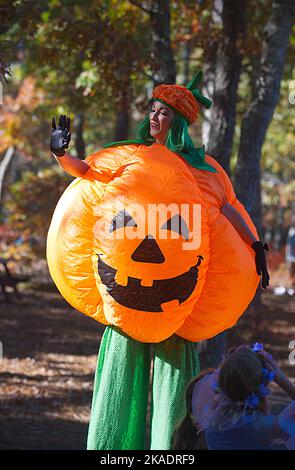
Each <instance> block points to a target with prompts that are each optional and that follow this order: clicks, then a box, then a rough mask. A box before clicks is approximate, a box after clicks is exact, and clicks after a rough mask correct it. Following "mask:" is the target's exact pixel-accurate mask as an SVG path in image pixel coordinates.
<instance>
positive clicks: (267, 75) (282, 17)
mask: <svg viewBox="0 0 295 470" xmlns="http://www.w3.org/2000/svg"><path fill="white" fill-rule="evenodd" d="M293 21H294V0H276V1H273V3H272V13H271V16H270V18H269V20H268V22H267V24H266V26H265V28H264V31H263V38H262V54H261V60H260V66H259V71H258V74H257V81H256V87H255V90H254V95H253V98H252V101H251V104H250V106H249V108H248V110H247V112H246V114H245V116H244V118H243V121H242V127H241V140H240V147H239V153H238V161H237V167H236V172H235V189H236V194H237V197H238V199H239V200H240V201H241V202H242V203H243V204H244V206H245V208H246V210H247V211H248V212H249V214H250V215H251V217H252V219H253V221H254V223H255V225H256V227H257V229H258V231H259V233H260V235H263V234H262V224H261V191H260V157H261V148H262V144H263V141H264V138H265V135H266V131H267V128H268V126H269V124H270V122H271V119H272V116H273V112H274V109H275V107H276V105H277V102H278V99H279V92H280V82H281V78H282V74H283V70H284V63H285V55H286V51H287V47H288V43H289V36H290V31H291V27H292V24H293Z"/></svg>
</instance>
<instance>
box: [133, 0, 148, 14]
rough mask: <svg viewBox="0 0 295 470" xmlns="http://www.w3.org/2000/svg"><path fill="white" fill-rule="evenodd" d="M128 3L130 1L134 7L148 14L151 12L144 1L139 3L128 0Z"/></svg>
mask: <svg viewBox="0 0 295 470" xmlns="http://www.w3.org/2000/svg"><path fill="white" fill-rule="evenodd" d="M129 2H130V3H132V5H135V6H136V7H138V8H140V9H141V10H142V11H145V12H146V13H148V14H149V15H150V14H151V12H152V9H151V8H147V7H146V4H145V2H144V4H142V3H140V2H137V1H135V0H129Z"/></svg>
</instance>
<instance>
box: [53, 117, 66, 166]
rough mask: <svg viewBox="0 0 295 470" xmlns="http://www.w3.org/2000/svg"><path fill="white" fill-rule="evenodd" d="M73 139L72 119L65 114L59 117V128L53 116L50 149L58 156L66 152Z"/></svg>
mask: <svg viewBox="0 0 295 470" xmlns="http://www.w3.org/2000/svg"><path fill="white" fill-rule="evenodd" d="M70 140H71V120H70V118H67V116H66V115H65V114H62V115H61V116H60V117H59V123H58V128H56V123H55V118H52V132H51V138H50V150H51V152H52V153H54V154H55V155H57V156H58V157H62V156H63V155H64V154H65V149H67V148H68V146H69V143H70Z"/></svg>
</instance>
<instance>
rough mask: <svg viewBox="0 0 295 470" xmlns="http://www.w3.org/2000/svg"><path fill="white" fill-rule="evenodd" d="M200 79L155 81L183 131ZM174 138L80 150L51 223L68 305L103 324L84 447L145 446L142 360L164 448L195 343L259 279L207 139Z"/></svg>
mask: <svg viewBox="0 0 295 470" xmlns="http://www.w3.org/2000/svg"><path fill="white" fill-rule="evenodd" d="M199 80H200V74H197V76H196V77H194V79H193V80H191V82H190V83H189V84H188V85H187V87H182V86H179V85H160V86H158V87H156V88H155V89H154V92H153V98H154V100H157V101H160V102H163V103H165V104H167V105H168V106H170V107H171V109H173V111H174V112H175V120H176V121H177V120H178V123H179V122H181V123H182V126H183V129H184V130H183V129H182V132H185V131H186V129H187V126H188V125H189V124H190V123H192V122H194V121H195V119H196V117H197V113H198V106H199V104H203V105H205V106H207V107H209V106H210V104H211V103H210V101H209V100H208V99H207V98H205V97H204V96H202V94H201V93H200V91H199V90H198V88H197V84H198V81H199ZM168 140H169V139H168ZM172 140H173V139H172ZM170 141H171V139H170ZM171 148H173V149H174V147H173V142H172V144H171V145H170V149H169V148H168V145H167V146H165V145H162V144H158V143H156V142H155V139H152V138H151V136H149V138H147V139H141V140H135V141H124V142H115V143H112V144H109V145H107V146H105V148H104V149H102V150H101V151H99V152H97V153H95V154H93V155H90V156H88V157H87V158H86V160H85V162H86V163H87V164H88V166H89V167H88V170H87V171H86V172H85V174H84V175H83V177H82V178H77V179H75V180H74V181H73V182H72V183H71V184H70V186H69V187H68V188H67V189H66V191H65V192H64V194H63V195H62V197H61V199H60V201H59V202H58V205H57V207H56V210H55V212H54V215H53V218H52V222H51V225H50V229H49V233H48V241H47V258H48V264H49V269H50V273H51V276H52V278H53V280H54V282H55V283H56V285H57V287H58V289H59V290H60V292H61V294H62V295H63V296H64V298H65V299H66V300H67V301H68V302H69V303H70V304H71V305H72V306H73V307H74V308H76V309H77V310H79V311H80V312H82V313H84V314H86V315H88V316H91V317H92V318H93V319H95V320H97V321H98V322H101V323H103V324H105V325H107V326H106V328H105V331H104V335H103V338H102V340H101V345H100V351H99V356H98V362H97V370H96V376H95V383H94V393H93V402H92V412H91V420H90V426H89V435H88V449H104V450H112V449H114V450H116V449H117V450H119V449H144V446H145V430H146V415H147V403H148V389H149V381H150V370H151V363H152V365H153V370H152V399H151V410H150V415H151V419H150V423H151V426H150V431H151V434H150V438H151V439H150V440H151V444H150V448H151V449H169V448H170V444H171V443H170V441H171V434H172V431H173V428H174V425H175V423H176V421H178V420H179V419H181V417H182V415H183V413H184V391H185V388H186V386H187V383H188V382H189V381H190V380H191V379H192V378H193V377H195V376H196V375H197V374H198V372H199V362H198V356H197V352H196V346H195V344H194V342H196V341H199V340H203V339H208V338H210V337H213V336H215V335H217V334H218V333H220V332H222V331H224V330H225V329H227V328H229V327H231V326H233V325H234V324H235V323H236V321H237V320H238V318H239V317H240V316H241V315H242V313H243V312H244V311H245V309H246V307H247V306H248V305H249V303H250V301H251V300H252V298H253V296H254V294H255V291H256V289H257V286H258V283H259V276H258V274H257V272H256V269H255V260H254V252H253V250H252V248H251V246H249V245H247V244H246V243H245V242H244V241H243V240H242V239H241V237H240V236H239V234H238V233H237V231H236V230H235V229H234V227H233V226H232V225H231V223H230V222H229V221H228V220H227V218H226V217H224V216H223V215H222V213H221V211H220V209H221V207H222V206H223V205H224V204H225V203H226V202H228V203H230V204H231V205H232V206H233V207H234V208H235V209H236V210H237V211H238V212H239V214H240V215H241V216H242V217H243V219H244V220H245V221H246V222H247V225H248V227H249V228H250V229H251V230H252V232H253V234H255V236H256V237H257V238H258V234H257V232H256V229H255V226H254V225H253V223H252V221H251V219H250V217H249V215H248V213H247V212H246V210H245V209H244V207H243V206H242V204H241V203H240V202H239V201H238V200H237V198H236V196H235V193H234V190H233V187H232V185H231V182H230V180H229V178H228V176H227V175H226V173H225V172H224V170H223V169H222V168H221V166H220V165H219V164H218V163H217V162H216V161H215V160H214V158H212V157H210V156H209V155H206V154H205V152H204V148H201V149H195V148H192V149H191V152H190V153H187V152H182V151H178V152H175V151H172V150H171ZM151 220H152V223H151ZM259 243H260V242H259ZM151 345H153V347H152V348H151ZM151 352H152V354H151Z"/></svg>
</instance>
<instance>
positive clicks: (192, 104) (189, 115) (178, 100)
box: [153, 84, 199, 124]
mask: <svg viewBox="0 0 295 470" xmlns="http://www.w3.org/2000/svg"><path fill="white" fill-rule="evenodd" d="M153 98H154V99H160V100H162V101H165V103H167V104H169V105H170V106H172V107H173V108H175V109H176V110H177V111H179V113H180V114H182V115H183V116H184V117H185V118H186V119H187V120H188V121H189V123H190V124H192V123H193V122H194V121H195V120H196V119H197V115H198V112H199V106H198V104H197V102H196V99H195V97H194V95H193V94H192V92H191V91H190V90H188V89H187V88H186V87H185V86H182V85H165V84H163V85H158V86H156V87H155V88H154V90H153Z"/></svg>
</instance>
